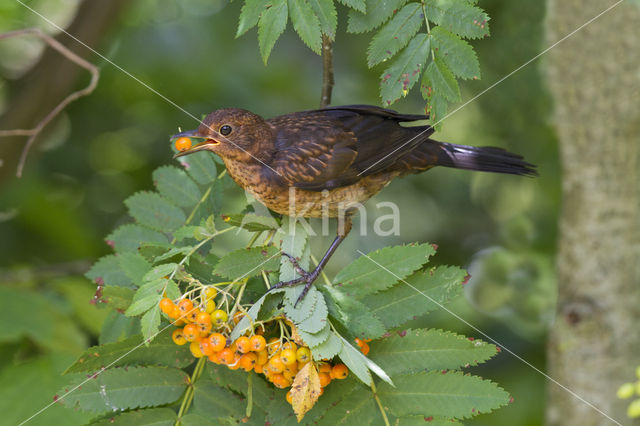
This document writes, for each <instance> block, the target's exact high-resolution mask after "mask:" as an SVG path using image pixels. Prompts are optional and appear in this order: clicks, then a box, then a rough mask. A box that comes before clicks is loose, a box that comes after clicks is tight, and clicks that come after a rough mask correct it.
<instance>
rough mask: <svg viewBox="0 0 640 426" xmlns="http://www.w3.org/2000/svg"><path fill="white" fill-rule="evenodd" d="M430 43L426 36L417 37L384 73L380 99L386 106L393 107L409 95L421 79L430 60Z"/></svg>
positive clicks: (419, 35)
mask: <svg viewBox="0 0 640 426" xmlns="http://www.w3.org/2000/svg"><path fill="white" fill-rule="evenodd" d="M429 54H430V42H429V37H428V36H427V35H426V34H423V33H420V34H418V35H416V36H415V37H414V38H413V40H411V42H409V46H407V48H406V49H404V50H403V51H402V53H401V54H400V55H399V56H398V57H397V59H396V60H395V61H394V62H393V64H392V65H391V66H390V67H389V68H387V69H386V70H385V71H384V73H382V76H381V78H382V82H381V83H380V97H381V98H382V102H383V103H384V104H385V105H391V104H392V103H394V102H395V101H397V100H398V99H400V98H401V97H404V96H406V95H407V93H409V90H410V89H411V88H412V87H413V85H414V84H415V83H416V81H418V78H420V73H421V72H422V70H423V69H424V65H425V63H426V62H427V61H428V60H430V58H431V57H430V56H429Z"/></svg>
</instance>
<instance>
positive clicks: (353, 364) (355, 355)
mask: <svg viewBox="0 0 640 426" xmlns="http://www.w3.org/2000/svg"><path fill="white" fill-rule="evenodd" d="M340 339H341V340H342V349H340V353H338V356H339V357H340V359H341V360H342V362H344V364H345V365H346V366H347V367H348V368H349V371H350V372H352V373H353V374H355V375H356V377H358V379H360V380H361V381H362V382H363V383H364V384H365V385H367V386H371V383H372V379H371V373H370V372H369V368H368V367H367V364H366V362H365V360H364V359H363V358H365V359H366V357H365V356H364V355H362V353H361V352H360V351H359V350H357V349H356V348H354V347H353V346H351V344H349V342H347V341H346V340H344V338H343V337H340Z"/></svg>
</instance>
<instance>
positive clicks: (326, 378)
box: [318, 373, 331, 387]
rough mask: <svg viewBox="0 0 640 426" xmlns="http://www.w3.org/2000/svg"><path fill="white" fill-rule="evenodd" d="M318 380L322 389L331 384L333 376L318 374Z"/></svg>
mask: <svg viewBox="0 0 640 426" xmlns="http://www.w3.org/2000/svg"><path fill="white" fill-rule="evenodd" d="M318 378H319V379H320V387H325V386H327V385H328V384H329V383H331V376H330V375H329V373H318Z"/></svg>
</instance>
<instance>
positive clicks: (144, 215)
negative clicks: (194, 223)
mask: <svg viewBox="0 0 640 426" xmlns="http://www.w3.org/2000/svg"><path fill="white" fill-rule="evenodd" d="M124 203H125V204H126V205H127V207H128V208H129V214H130V215H131V216H132V217H133V218H134V219H135V220H136V221H138V222H139V223H140V224H141V225H144V226H148V227H149V228H152V229H155V230H158V231H164V232H172V231H175V230H176V229H178V228H179V227H180V226H181V225H182V224H183V223H184V221H185V220H186V217H185V215H184V212H183V211H182V210H181V209H180V208H179V207H176V206H175V205H173V204H171V203H170V202H169V201H167V200H166V199H165V198H163V197H161V196H160V195H159V194H156V193H154V192H138V193H136V194H133V195H132V196H131V197H129V198H127V199H126V200H125V201H124Z"/></svg>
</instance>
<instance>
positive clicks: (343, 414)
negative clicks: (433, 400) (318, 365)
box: [309, 383, 430, 426]
mask: <svg viewBox="0 0 640 426" xmlns="http://www.w3.org/2000/svg"><path fill="white" fill-rule="evenodd" d="M340 384H341V385H342V383H340ZM329 389H330V388H327V390H329ZM327 396H328V395H327ZM327 396H325V395H324V394H323V395H322V398H320V401H319V402H318V404H317V405H318V406H319V405H320V404H322V402H323V400H324V399H325V398H327ZM314 412H315V410H313V411H311V413H309V414H310V415H311V414H313V413H314ZM322 414H323V415H322V417H321V418H320V419H318V420H316V424H321V425H332V426H337V425H346V426H350V425H357V426H361V425H370V424H376V425H377V424H383V423H382V418H381V416H380V410H379V409H378V407H376V405H375V402H374V399H373V395H372V394H371V393H370V390H368V389H363V388H362V385H359V386H357V387H355V388H354V389H353V391H351V392H348V393H347V394H345V395H343V396H342V397H341V398H339V399H338V398H336V400H335V401H334V402H333V404H331V405H328V406H326V408H325V410H324V411H323V413H322ZM376 420H378V422H377V423H375V421H376ZM423 422H424V420H423ZM425 426H430V425H429V423H426V425H425Z"/></svg>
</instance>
